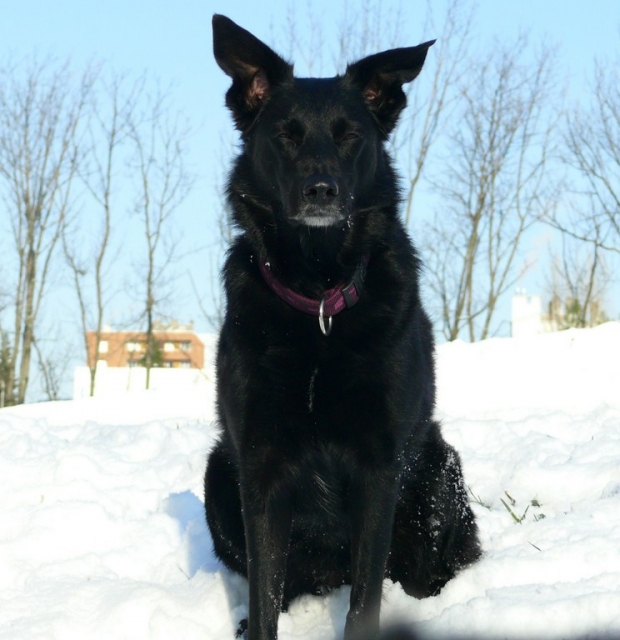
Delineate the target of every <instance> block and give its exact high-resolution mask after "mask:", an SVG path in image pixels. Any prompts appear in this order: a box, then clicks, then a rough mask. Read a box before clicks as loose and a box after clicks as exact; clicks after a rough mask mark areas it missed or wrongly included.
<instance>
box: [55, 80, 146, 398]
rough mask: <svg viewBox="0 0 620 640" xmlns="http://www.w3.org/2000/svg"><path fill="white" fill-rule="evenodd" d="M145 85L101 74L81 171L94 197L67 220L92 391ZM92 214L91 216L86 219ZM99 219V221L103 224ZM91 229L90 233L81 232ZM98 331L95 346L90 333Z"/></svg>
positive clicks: (65, 241) (66, 234) (67, 249)
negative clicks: (122, 189)
mask: <svg viewBox="0 0 620 640" xmlns="http://www.w3.org/2000/svg"><path fill="white" fill-rule="evenodd" d="M143 87H144V79H140V80H138V81H136V82H133V83H131V82H129V81H128V80H127V78H125V77H122V76H115V77H112V78H111V79H110V80H109V81H108V80H105V79H103V78H100V88H101V91H96V92H93V93H92V102H91V105H90V106H91V110H90V118H89V124H88V128H87V134H86V141H85V142H86V149H85V154H84V158H83V162H82V164H81V167H80V170H79V176H80V178H81V180H82V183H83V184H84V185H85V187H86V191H87V193H88V195H89V196H90V200H89V201H88V205H87V206H84V207H83V208H82V211H81V214H82V215H79V216H76V217H74V218H73V219H71V220H68V221H67V224H66V225H65V227H64V231H63V236H62V239H63V248H64V254H65V258H66V260H67V264H68V266H69V270H70V273H71V277H72V280H73V285H74V289H75V293H76V297H77V302H78V308H79V313H80V327H81V333H82V337H83V340H84V348H85V353H86V360H87V363H88V367H89V372H90V395H91V396H93V395H94V394H95V385H96V374H97V362H98V361H99V354H100V348H101V335H102V330H103V323H104V315H105V309H106V303H107V299H108V298H107V295H108V294H109V290H108V286H107V285H108V283H107V282H106V274H107V269H106V267H107V265H108V262H109V260H110V257H111V256H110V251H111V236H112V222H113V209H114V194H115V192H116V191H117V189H118V184H117V183H118V182H120V177H119V175H118V173H119V170H120V169H121V168H122V167H123V157H122V155H121V154H122V152H123V149H122V147H123V144H124V143H125V142H126V141H127V138H128V135H129V118H130V115H131V113H132V110H133V109H134V108H135V105H136V104H137V101H138V100H139V97H140V94H141V92H142V90H143ZM85 216H87V219H85ZM95 221H98V222H99V224H98V226H97V225H96V223H95ZM84 229H86V230H87V237H83V234H80V233H79V232H80V231H83V230H84ZM89 330H92V331H94V336H95V339H94V346H93V348H90V347H89V342H88V339H87V332H88V331H89Z"/></svg>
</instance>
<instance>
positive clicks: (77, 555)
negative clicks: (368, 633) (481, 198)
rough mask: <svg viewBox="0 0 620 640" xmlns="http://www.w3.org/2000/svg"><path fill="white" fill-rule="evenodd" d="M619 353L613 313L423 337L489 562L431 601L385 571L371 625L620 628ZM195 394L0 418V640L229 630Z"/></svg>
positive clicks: (239, 590) (473, 629)
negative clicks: (455, 337)
mask: <svg viewBox="0 0 620 640" xmlns="http://www.w3.org/2000/svg"><path fill="white" fill-rule="evenodd" d="M619 356H620V323H609V324H607V325H603V326H601V327H598V328H596V329H589V330H579V331H568V332H564V333H558V334H549V335H542V336H535V337H531V338H527V339H526V338H522V339H496V340H489V341H487V342H483V343H479V344H474V345H469V344H464V343H453V344H449V345H443V346H441V347H439V348H438V354H437V365H438V373H439V397H438V414H439V417H440V418H441V420H442V421H443V424H444V433H445V435H446V438H447V439H448V440H449V441H450V442H452V443H453V444H454V445H455V446H456V447H457V448H458V450H459V451H460V452H461V455H462V458H463V463H464V468H465V476H466V481H467V484H468V485H469V487H470V489H471V493H472V500H473V501H474V509H475V511H476V514H477V517H478V520H479V526H480V531H481V536H482V540H483V545H484V548H485V555H484V558H483V559H482V560H481V561H480V562H479V563H478V564H477V565H476V566H474V567H472V568H470V569H468V570H466V571H464V572H463V573H461V574H460V575H459V576H458V577H457V578H456V579H455V580H453V581H452V582H451V583H449V584H448V585H447V586H446V588H445V589H444V590H443V592H442V593H441V594H440V595H439V596H437V597H435V598H429V599H426V600H423V601H416V600H413V599H411V598H409V597H407V596H406V595H405V594H404V593H403V591H402V589H401V588H400V586H399V585H397V584H392V583H391V582H389V581H386V583H385V585H384V592H385V597H384V606H383V612H382V615H383V619H384V622H386V623H387V622H389V621H391V620H398V621H405V622H412V623H415V624H416V625H417V628H418V629H419V630H420V631H422V632H425V633H428V634H431V635H433V636H439V637H441V636H447V635H459V636H476V637H489V638H491V637H494V638H496V637H508V638H513V637H515V638H522V637H549V638H560V637H576V636H580V635H581V636H583V635H585V634H587V633H598V634H601V635H602V634H612V633H614V632H615V633H617V634H620V392H619V390H620V358H619ZM203 394H204V395H202V396H185V397H182V398H177V399H176V400H171V399H163V398H161V397H158V396H157V395H156V394H154V393H143V394H137V395H131V396H130V395H128V396H126V397H119V398H118V399H116V400H112V399H106V400H79V401H73V402H64V403H60V402H59V403H46V404H40V405H28V406H22V407H17V408H8V409H3V410H1V411H0V637H2V638H4V639H15V640H17V639H19V640H25V639H31V638H32V639H34V638H45V639H49V638H54V639H56V638H58V639H65V638H79V639H80V640H83V639H85V638H87V639H98V638H106V640H107V639H109V638H114V639H119V638H128V639H129V638H131V640H138V639H141V638H149V639H159V638H161V639H164V638H165V639H169V638H172V637H173V638H175V639H177V638H178V639H183V638H188V639H190V638H201V639H210V638H213V639H216V638H217V639H218V640H220V639H221V638H232V637H233V635H234V631H235V629H236V625H237V622H238V620H239V619H240V618H241V617H243V616H244V615H245V614H246V611H247V606H246V605H247V585H246V583H245V581H244V580H243V579H241V578H239V577H238V576H235V575H232V574H230V573H229V572H227V571H226V570H225V569H223V567H222V566H221V565H219V563H218V562H217V561H216V560H215V558H214V557H213V555H212V551H211V544H210V540H209V536H208V533H207V530H206V527H205V524H204V515H203V506H202V473H203V470H204V464H205V457H206V455H207V452H208V450H209V448H210V446H211V444H212V442H213V438H214V435H215V427H214V425H213V389H212V387H211V388H209V389H208V390H207V392H203ZM509 509H510V511H509ZM516 520H520V523H517V522H516ZM347 602H348V588H343V589H340V590H339V591H337V592H335V593H333V594H331V595H330V596H329V597H326V598H317V597H305V598H301V599H299V600H298V601H296V602H295V603H293V605H292V607H291V609H290V611H289V613H287V614H285V615H283V616H281V620H280V637H281V638H282V639H287V638H297V639H301V640H315V639H316V640H319V639H321V640H323V639H332V638H338V637H340V636H341V634H342V629H343V626H344V616H345V614H346V610H347Z"/></svg>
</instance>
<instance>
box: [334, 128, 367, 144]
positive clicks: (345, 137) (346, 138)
mask: <svg viewBox="0 0 620 640" xmlns="http://www.w3.org/2000/svg"><path fill="white" fill-rule="evenodd" d="M360 137H361V136H360V135H359V134H357V133H356V132H355V131H346V132H344V133H342V134H341V135H335V136H334V141H335V142H336V144H342V143H343V142H351V141H352V140H357V139H358V138H360Z"/></svg>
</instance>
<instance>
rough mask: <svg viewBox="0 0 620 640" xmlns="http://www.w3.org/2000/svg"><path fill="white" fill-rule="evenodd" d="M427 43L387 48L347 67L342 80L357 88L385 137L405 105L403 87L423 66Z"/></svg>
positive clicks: (433, 41) (430, 44) (429, 43)
mask: <svg viewBox="0 0 620 640" xmlns="http://www.w3.org/2000/svg"><path fill="white" fill-rule="evenodd" d="M433 44H435V40H430V41H429V42H425V43H424V44H420V45H418V46H417V47H406V48H403V49H390V50H389V51H383V52H381V53H376V54H375V55H372V56H368V57H367V58H362V60H358V61H357V62H355V63H353V64H350V65H349V66H348V67H347V72H346V74H345V78H348V79H349V80H350V81H351V82H352V83H353V84H354V85H355V86H357V87H358V88H359V89H360V90H361V91H362V94H363V96H364V100H365V101H366V104H367V105H368V108H369V109H370V112H371V113H372V114H373V115H374V116H375V118H376V120H377V122H378V124H379V127H380V128H381V131H382V132H383V133H384V135H385V136H386V137H387V136H388V135H389V134H390V133H391V131H392V129H394V127H395V126H396V122H397V121H398V116H399V115H400V112H401V111H402V110H403V109H404V108H405V105H406V104H407V97H406V96H405V92H404V91H403V84H405V83H406V82H411V81H412V80H414V79H415V78H416V77H417V76H418V74H419V73H420V71H421V70H422V66H423V65H424V60H426V54H427V52H428V49H429V47H431V46H432V45H433Z"/></svg>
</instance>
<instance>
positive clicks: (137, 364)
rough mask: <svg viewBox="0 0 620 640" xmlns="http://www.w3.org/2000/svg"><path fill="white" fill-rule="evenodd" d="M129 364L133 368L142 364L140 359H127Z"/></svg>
mask: <svg viewBox="0 0 620 640" xmlns="http://www.w3.org/2000/svg"><path fill="white" fill-rule="evenodd" d="M127 366H128V367H131V368H132V369H133V368H134V367H139V366H140V361H139V360H128V361H127Z"/></svg>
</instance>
